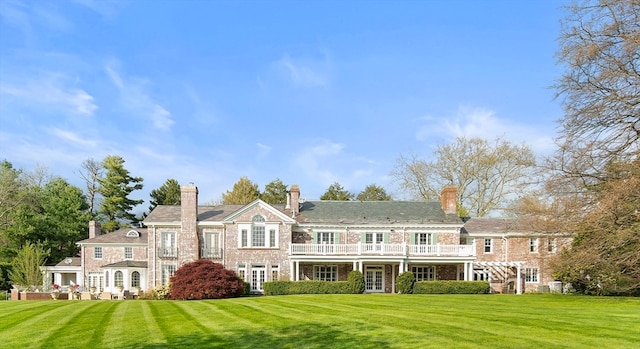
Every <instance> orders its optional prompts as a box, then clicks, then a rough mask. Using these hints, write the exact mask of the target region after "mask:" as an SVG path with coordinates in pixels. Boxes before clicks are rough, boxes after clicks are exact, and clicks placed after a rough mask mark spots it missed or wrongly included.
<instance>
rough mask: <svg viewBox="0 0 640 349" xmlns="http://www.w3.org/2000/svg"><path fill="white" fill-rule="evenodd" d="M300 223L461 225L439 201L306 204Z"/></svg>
mask: <svg viewBox="0 0 640 349" xmlns="http://www.w3.org/2000/svg"><path fill="white" fill-rule="evenodd" d="M296 220H297V221H298V222H300V223H342V224H394V223H397V224H403V223H405V224H406V223H419V224H425V223H461V222H462V221H461V220H460V218H458V217H457V216H456V215H451V214H445V213H444V211H443V210H442V208H441V207H440V203H439V202H423V201H325V200H322V201H306V202H304V203H303V204H302V207H301V208H300V214H299V216H298V217H296Z"/></svg>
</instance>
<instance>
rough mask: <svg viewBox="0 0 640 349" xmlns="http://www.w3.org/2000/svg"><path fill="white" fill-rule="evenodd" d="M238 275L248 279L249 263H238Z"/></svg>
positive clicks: (245, 279)
mask: <svg viewBox="0 0 640 349" xmlns="http://www.w3.org/2000/svg"><path fill="white" fill-rule="evenodd" d="M238 277H239V278H240V279H242V280H244V281H247V265H246V264H238Z"/></svg>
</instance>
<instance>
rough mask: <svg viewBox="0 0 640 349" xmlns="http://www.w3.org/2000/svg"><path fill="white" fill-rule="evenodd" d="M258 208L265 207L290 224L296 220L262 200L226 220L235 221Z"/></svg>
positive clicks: (246, 206) (244, 207)
mask: <svg viewBox="0 0 640 349" xmlns="http://www.w3.org/2000/svg"><path fill="white" fill-rule="evenodd" d="M257 206H261V207H264V208H265V209H267V210H269V211H271V212H272V213H273V214H275V215H277V216H279V217H280V219H282V220H283V221H288V222H291V223H293V222H295V220H294V219H293V218H291V217H290V216H288V215H287V214H285V213H284V212H282V210H279V209H277V208H276V207H275V206H273V205H270V204H268V203H266V202H264V201H262V200H260V199H256V200H254V201H253V202H251V203H249V204H247V205H245V206H243V207H242V208H240V209H239V210H237V211H236V212H233V213H232V214H230V215H229V216H227V217H225V220H229V221H230V220H233V219H234V218H236V217H238V216H240V215H242V214H244V213H245V212H247V211H249V210H251V209H253V208H255V207H257Z"/></svg>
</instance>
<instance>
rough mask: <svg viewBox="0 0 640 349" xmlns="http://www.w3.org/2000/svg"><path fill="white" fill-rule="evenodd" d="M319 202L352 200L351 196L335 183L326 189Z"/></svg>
mask: <svg viewBox="0 0 640 349" xmlns="http://www.w3.org/2000/svg"><path fill="white" fill-rule="evenodd" d="M320 200H336V201H350V200H353V194H352V193H350V192H349V191H347V190H346V189H344V188H343V187H342V186H341V185H340V183H338V182H335V183H333V184H331V185H330V186H329V188H327V191H326V192H325V193H324V194H322V196H321V197H320Z"/></svg>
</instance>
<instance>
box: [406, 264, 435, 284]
mask: <svg viewBox="0 0 640 349" xmlns="http://www.w3.org/2000/svg"><path fill="white" fill-rule="evenodd" d="M411 271H412V272H413V276H414V277H415V278H416V281H431V280H435V276H436V268H435V267H433V266H414V267H411Z"/></svg>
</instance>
